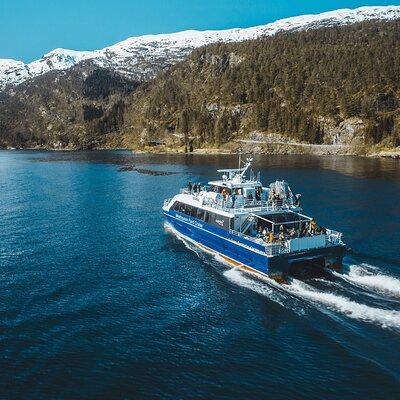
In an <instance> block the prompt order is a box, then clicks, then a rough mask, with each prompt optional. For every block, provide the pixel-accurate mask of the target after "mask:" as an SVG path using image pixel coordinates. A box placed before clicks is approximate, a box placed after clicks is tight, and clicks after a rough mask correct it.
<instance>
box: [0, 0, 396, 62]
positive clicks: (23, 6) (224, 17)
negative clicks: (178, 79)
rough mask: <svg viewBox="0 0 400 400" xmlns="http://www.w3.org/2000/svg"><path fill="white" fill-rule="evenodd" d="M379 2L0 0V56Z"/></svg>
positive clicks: (22, 56)
mask: <svg viewBox="0 0 400 400" xmlns="http://www.w3.org/2000/svg"><path fill="white" fill-rule="evenodd" d="M389 4H391V5H400V1H399V0H398V1H396V0H394V1H390V2H384V1H379V0H374V1H369V0H363V1H356V0H351V1H350V0H349V1H345V0H324V1H312V0H286V1H279V0H273V1H271V0H186V1H182V0H63V1H60V0H0V38H1V39H0V58H14V59H18V60H22V61H25V62H29V61H32V60H35V59H37V58H40V57H41V56H42V55H43V54H45V53H47V52H49V51H50V50H52V49H54V48H56V47H63V48H69V49H74V50H94V49H99V48H103V47H105V46H108V45H111V44H114V43H116V42H118V41H121V40H124V39H126V38H128V37H130V36H136V35H142V34H146V33H166V32H176V31H180V30H185V29H200V30H203V29H226V28H233V27H248V26H254V25H261V24H265V23H268V22H272V21H274V20H276V19H280V18H285V17H289V16H294V15H300V14H306V13H318V12H323V11H328V10H334V9H337V8H355V7H360V6H363V5H389Z"/></svg>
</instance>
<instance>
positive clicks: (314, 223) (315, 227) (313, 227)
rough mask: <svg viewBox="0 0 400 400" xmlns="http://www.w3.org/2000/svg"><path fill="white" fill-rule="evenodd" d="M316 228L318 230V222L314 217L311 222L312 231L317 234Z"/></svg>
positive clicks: (312, 233)
mask: <svg viewBox="0 0 400 400" xmlns="http://www.w3.org/2000/svg"><path fill="white" fill-rule="evenodd" d="M316 230H317V223H316V222H315V220H314V219H312V220H311V222H310V233H311V235H315V232H316Z"/></svg>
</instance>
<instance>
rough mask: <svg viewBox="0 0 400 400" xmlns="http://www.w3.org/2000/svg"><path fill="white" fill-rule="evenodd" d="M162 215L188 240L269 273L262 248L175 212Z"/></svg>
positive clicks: (244, 264) (165, 212) (246, 265)
mask: <svg viewBox="0 0 400 400" xmlns="http://www.w3.org/2000/svg"><path fill="white" fill-rule="evenodd" d="M164 215H165V217H166V219H167V221H168V222H169V223H170V224H171V226H172V227H173V228H174V229H176V230H177V231H178V232H179V233H180V234H182V235H183V236H186V237H187V238H188V239H191V240H192V241H194V242H196V243H198V244H200V245H202V246H204V247H206V248H207V249H209V250H212V251H213V252H215V253H218V254H221V255H223V256H225V257H227V258H229V259H231V260H232V261H236V262H237V263H240V264H243V266H245V267H250V268H253V269H255V270H257V271H258V272H262V273H264V274H267V273H268V272H269V271H268V261H269V259H268V257H267V256H266V254H265V252H264V249H263V246H257V245H256V244H254V243H253V242H251V241H248V240H245V239H243V238H240V237H238V236H236V235H232V234H230V233H229V232H228V231H226V230H224V229H219V228H217V227H215V226H213V225H210V224H207V223H205V222H203V221H199V220H197V219H194V218H191V217H189V216H187V215H183V214H181V213H178V212H175V211H164ZM263 253H264V254H263Z"/></svg>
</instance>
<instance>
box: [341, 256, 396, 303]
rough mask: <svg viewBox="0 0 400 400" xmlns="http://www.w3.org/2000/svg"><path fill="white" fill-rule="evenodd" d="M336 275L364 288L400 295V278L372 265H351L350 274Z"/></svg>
mask: <svg viewBox="0 0 400 400" xmlns="http://www.w3.org/2000/svg"><path fill="white" fill-rule="evenodd" d="M335 275H336V276H338V277H340V278H342V279H344V280H345V281H347V282H350V283H353V284H355V285H358V286H360V287H362V288H365V289H369V290H373V291H375V292H379V293H383V294H388V295H390V296H394V297H400V279H397V278H394V277H392V276H388V275H385V274H382V273H381V272H380V271H379V269H377V268H376V267H373V266H372V265H368V264H360V265H351V266H350V268H349V273H348V274H337V273H335Z"/></svg>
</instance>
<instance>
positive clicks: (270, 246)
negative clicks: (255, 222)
mask: <svg viewBox="0 0 400 400" xmlns="http://www.w3.org/2000/svg"><path fill="white" fill-rule="evenodd" d="M229 233H231V234H232V235H235V236H238V237H241V238H243V239H246V240H249V241H251V242H254V243H257V244H261V245H263V246H264V247H265V253H266V254H267V255H268V256H275V255H279V254H285V253H290V252H296V251H301V250H310V249H317V248H324V247H330V246H333V245H337V244H341V243H342V240H341V237H342V234H341V233H340V232H337V231H332V230H328V231H327V233H326V234H325V235H324V234H321V235H314V236H303V237H300V238H293V239H287V240H284V241H275V242H273V243H266V242H265V241H264V240H263V239H260V238H256V237H252V236H248V235H245V234H243V233H240V232H237V231H235V230H232V229H231V230H230V231H229Z"/></svg>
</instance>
